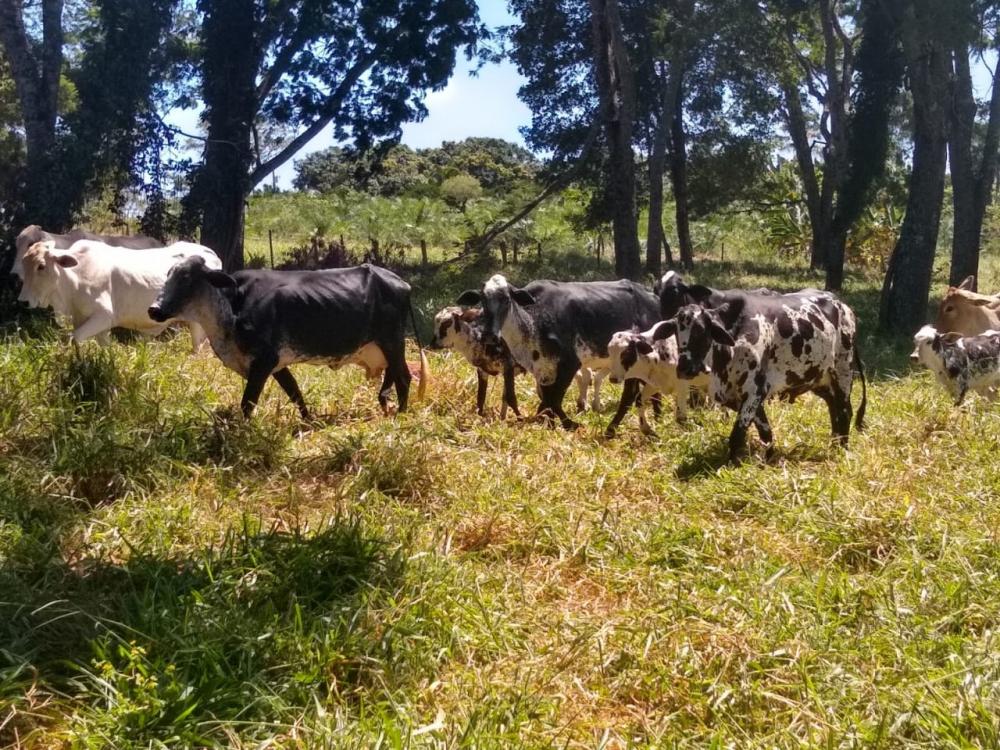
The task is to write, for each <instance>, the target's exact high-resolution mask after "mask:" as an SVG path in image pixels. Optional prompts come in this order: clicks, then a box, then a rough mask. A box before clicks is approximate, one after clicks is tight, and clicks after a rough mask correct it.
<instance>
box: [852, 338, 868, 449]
mask: <svg viewBox="0 0 1000 750" xmlns="http://www.w3.org/2000/svg"><path fill="white" fill-rule="evenodd" d="M854 368H855V369H856V370H857V371H858V374H859V375H860V376H861V406H859V407H858V413H857V415H856V416H855V417H854V427H855V429H856V430H857V431H858V432H861V431H862V430H863V429H865V408H866V407H867V406H868V384H867V383H866V382H865V363H864V362H862V361H861V354H859V353H858V348H857V347H856V346H855V347H854Z"/></svg>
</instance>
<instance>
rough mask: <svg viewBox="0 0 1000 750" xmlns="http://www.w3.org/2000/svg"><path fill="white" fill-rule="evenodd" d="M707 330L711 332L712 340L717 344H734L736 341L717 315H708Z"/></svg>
mask: <svg viewBox="0 0 1000 750" xmlns="http://www.w3.org/2000/svg"><path fill="white" fill-rule="evenodd" d="M708 331H709V333H711V334H712V340H713V341H715V343H717V344H722V345H723V346H736V341H735V339H733V337H732V336H731V335H730V334H729V331H727V330H726V328H725V326H723V325H722V321H720V320H719V318H718V316H716V315H711V316H709V323H708Z"/></svg>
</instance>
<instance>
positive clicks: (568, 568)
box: [0, 248, 1000, 748]
mask: <svg viewBox="0 0 1000 750" xmlns="http://www.w3.org/2000/svg"><path fill="white" fill-rule="evenodd" d="M731 252H734V251H733V248H727V258H728V259H727V261H726V262H725V263H723V262H721V261H720V260H718V259H716V258H715V257H714V256H712V257H710V258H706V259H703V260H702V262H701V263H700V265H699V268H698V269H697V271H696V273H695V277H696V278H697V280H699V281H704V282H707V283H712V284H716V285H719V286H760V285H768V286H773V287H777V288H793V287H801V286H806V285H817V284H819V283H820V280H819V279H818V278H817V277H816V276H815V275H813V274H811V273H810V272H809V271H808V270H807V269H805V268H804V267H802V266H801V265H795V264H793V263H788V264H784V265H780V264H775V263H773V262H768V261H767V260H766V258H764V257H763V256H759V255H757V254H755V253H751V252H750V251H749V250H748V251H747V252H746V253H745V255H744V256H742V257H741V256H739V255H737V256H735V257H736V259H735V260H733V256H732V255H731V254H730V253H731ZM995 269H996V267H995V263H994V260H993V259H992V258H990V259H988V262H987V263H986V264H985V270H986V274H987V278H986V280H985V282H984V286H987V287H989V285H990V284H991V283H992V284H994V286H996V285H998V284H997V282H1000V275H997V274H996V273H995ZM495 270H497V269H495V268H487V267H467V266H461V265H459V264H450V265H446V266H444V267H443V268H442V269H440V270H439V271H438V272H437V273H436V274H435V275H433V276H431V275H430V274H427V275H421V274H420V273H417V272H414V273H413V274H411V278H412V281H413V283H414V287H415V293H414V298H415V301H416V302H417V304H418V307H419V313H420V316H421V330H422V335H424V336H425V337H426V334H427V333H428V328H427V327H426V324H427V321H428V320H429V316H430V314H431V313H432V312H433V310H434V309H436V307H438V306H440V305H444V304H447V303H448V302H450V301H451V300H452V299H454V297H455V296H457V294H458V293H459V292H460V291H461V290H463V289H465V288H467V287H470V286H473V285H476V284H477V283H479V282H481V281H482V279H484V278H486V277H487V276H488V275H489V273H492V272H493V271H495ZM504 271H505V272H506V273H508V274H509V275H510V277H511V278H512V279H514V280H516V281H524V280H527V279H528V278H532V277H538V276H551V277H556V278H559V277H563V278H565V277H567V276H569V275H573V276H576V277H584V278H596V277H600V276H602V275H603V276H606V275H608V274H609V273H610V271H609V269H608V268H607V267H606V265H605V266H597V265H596V263H594V261H593V259H588V258H586V257H584V256H580V255H577V256H554V257H553V258H551V259H545V258H543V261H542V262H540V263H539V262H538V261H537V260H532V261H530V262H528V261H526V262H525V263H524V264H522V265H519V266H518V267H512V268H508V269H504ZM877 287H878V279H877V278H876V277H875V276H874V275H866V274H857V273H855V274H854V275H852V276H850V277H849V283H848V288H847V290H846V294H845V296H846V298H847V300H848V301H849V302H850V303H851V304H852V305H853V306H854V307H855V309H856V310H857V311H858V313H859V317H860V318H861V323H862V343H863V347H864V349H863V350H864V353H865V357H866V359H867V361H868V362H869V364H870V366H871V370H872V374H873V378H872V383H871V385H870V394H869V396H870V400H871V403H870V406H869V423H870V426H869V429H868V430H867V431H866V432H865V433H862V434H858V435H854V434H852V436H851V447H850V449H849V450H847V451H841V450H839V449H838V448H836V447H834V446H833V445H831V443H830V439H829V434H830V430H829V420H828V417H827V412H826V408H825V405H824V404H823V403H822V402H819V401H818V400H816V399H812V398H803V399H800V400H799V401H797V402H796V403H795V404H786V403H774V404H773V405H771V406H770V407H769V413H770V415H771V421H772V424H773V425H774V431H775V436H776V441H777V451H776V453H777V455H776V458H775V459H774V460H773V461H771V462H768V463H765V462H764V461H763V459H762V457H761V452H760V450H759V446H756V445H752V447H751V458H750V459H749V460H747V461H745V462H744V463H743V464H741V465H739V466H729V465H726V464H725V463H724V459H725V437H726V435H727V434H728V430H729V428H730V426H731V421H732V415H731V414H730V413H727V412H724V411H722V410H702V411H698V412H695V413H694V414H693V415H692V419H691V422H690V424H687V425H685V426H683V427H678V426H676V425H674V424H673V423H672V422H671V421H669V418H664V419H662V420H661V421H660V422H659V423H657V425H656V428H657V431H658V433H659V435H658V437H656V438H653V439H650V438H647V437H644V436H642V435H641V434H640V433H639V431H638V429H637V428H636V425H635V423H634V421H631V420H630V421H627V422H626V424H625V425H624V426H623V428H622V429H621V430H620V431H619V437H618V438H616V439H614V440H611V441H609V440H605V439H604V438H603V437H602V433H603V428H604V426H605V425H606V423H607V420H608V419H609V416H610V415H609V414H601V415H595V414H591V413H586V414H583V415H581V417H580V418H581V420H582V422H583V428H582V429H581V430H580V431H578V432H577V433H574V434H569V433H565V432H562V431H559V430H549V429H546V428H544V427H542V426H540V425H535V424H522V423H517V422H514V421H506V422H504V421H500V420H499V419H498V418H497V416H496V414H497V412H498V406H499V394H498V393H497V392H496V389H497V386H495V385H494V386H493V388H494V392H493V393H492V394H491V400H490V404H491V407H492V414H491V416H490V417H488V418H486V419H480V418H479V417H477V416H476V415H475V413H474V408H473V406H474V404H473V400H474V397H473V393H474V389H475V378H474V373H473V372H472V370H471V369H470V368H469V367H468V366H467V365H466V364H465V363H464V362H463V361H461V360H460V359H459V358H458V357H456V356H453V355H450V354H447V353H432V356H431V368H432V373H433V381H432V384H431V389H430V394H429V397H428V399H427V400H426V401H425V402H422V403H421V402H417V403H415V404H414V408H413V410H412V411H411V412H410V413H408V414H404V415H399V416H396V417H394V418H388V419H387V418H383V417H382V416H381V415H380V413H379V409H378V406H377V404H376V400H375V389H376V385H375V384H371V383H369V382H367V381H365V380H364V378H363V377H362V375H361V373H360V372H359V371H338V372H331V371H329V370H328V369H327V368H320V367H301V368H299V369H298V370H297V373H296V374H297V377H299V379H300V383H301V385H302V388H303V392H304V394H305V397H306V399H307V401H308V402H309V403H310V405H311V406H312V407H313V409H314V411H315V412H316V414H317V419H316V420H315V421H314V422H313V423H310V424H303V423H301V422H300V421H299V420H298V417H297V411H296V410H295V408H294V407H293V406H292V405H291V404H289V403H288V402H287V399H286V398H285V397H284V394H283V393H281V391H280V389H278V388H276V387H274V385H273V384H269V385H268V387H267V389H266V390H265V394H264V397H263V399H262V401H261V404H260V407H259V409H258V411H257V413H256V414H255V416H254V418H253V419H252V420H250V421H245V420H243V419H242V418H241V417H239V416H238V413H237V410H236V406H237V405H238V403H239V396H240V392H241V389H242V381H241V380H240V379H239V378H238V377H237V376H236V375H234V374H232V373H230V372H229V371H227V370H225V369H224V368H223V367H222V366H221V364H220V363H218V362H217V361H216V360H215V359H214V358H213V357H212V356H211V355H210V354H207V353H206V354H202V355H199V356H196V357H191V356H190V355H189V353H188V349H189V347H188V341H187V339H186V335H184V334H181V335H178V336H176V337H173V338H170V337H167V338H165V339H162V340H156V341H144V340H140V341H137V342H130V343H124V344H123V343H115V344H112V345H111V346H109V347H108V348H106V349H101V348H100V347H98V346H96V345H87V346H84V347H82V348H81V350H80V352H79V353H76V352H74V351H73V350H72V348H71V347H69V346H68V345H67V344H65V343H64V336H60V335H59V333H58V332H57V331H54V330H49V331H48V332H47V333H46V334H45V335H44V336H43V337H41V338H37V337H35V336H34V335H33V332H27V331H21V332H17V331H11V332H10V333H8V334H7V336H6V338H4V339H3V342H2V343H0V746H2V745H12V746H18V745H20V746H24V747H53V746H65V747H79V748H105V747H117V748H140V747H142V748H147V747H178V748H181V747H202V746H219V747H261V746H269V747H287V748H316V747H330V748H339V747H375V746H379V747H425V746H426V747H498V748H499V747H514V746H527V747H551V746H558V747H607V748H610V747H705V746H709V747H739V748H744V747H749V748H755V747H756V748H772V747H782V748H785V747H788V748H791V747H820V746H822V747H934V748H939V747H954V748H966V747H969V748H971V747H991V746H996V745H997V744H998V743H1000V720H998V718H997V717H998V715H1000V666H998V664H1000V662H998V660H997V658H996V654H997V643H996V636H995V633H996V632H997V626H998V620H1000V605H998V602H1000V537H998V531H997V530H998V529H1000V510H998V507H1000V506H998V502H997V501H998V494H1000V468H998V463H997V461H996V459H995V457H996V455H997V451H998V448H1000V431H998V430H997V424H998V422H997V419H998V412H997V407H996V406H995V405H993V404H990V403H989V402H986V401H983V400H979V399H971V400H970V401H969V403H968V404H967V405H966V406H964V407H963V408H961V409H957V410H956V409H954V408H952V406H951V404H950V400H949V398H948V397H947V395H946V394H944V392H943V391H941V390H940V389H939V388H938V387H937V386H936V385H935V384H934V383H933V382H932V379H931V378H930V377H929V376H928V375H927V374H926V373H923V372H917V371H912V370H910V368H909V366H908V363H907V362H906V359H905V355H906V354H907V352H908V342H907V341H905V340H890V339H886V338H883V337H880V336H879V335H878V334H877V332H876V331H875V330H874V327H873V322H874V313H875V311H876V302H877ZM991 288H992V287H991ZM425 340H426V338H425ZM411 357H414V358H415V352H411ZM518 387H519V389H520V392H519V396H520V397H521V400H522V401H523V402H524V404H525V405H526V407H527V408H529V409H530V408H531V406H532V405H533V404H534V399H535V397H534V394H533V388H532V386H531V384H530V383H528V382H527V381H526V380H524V379H521V380H520V381H519V384H518ZM612 390H613V389H612ZM858 398H859V396H858V395H857V394H856V395H855V404H856V403H857V400H858ZM605 400H606V401H610V400H613V399H612V398H611V397H609V398H606V399H605ZM667 411H668V412H669V411H670V410H669V409H668V410H667ZM633 419H634V418H633Z"/></svg>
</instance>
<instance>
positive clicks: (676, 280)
mask: <svg viewBox="0 0 1000 750" xmlns="http://www.w3.org/2000/svg"><path fill="white" fill-rule="evenodd" d="M653 294H655V295H656V296H657V297H659V298H660V317H662V318H664V319H667V318H672V317H674V316H675V315H676V314H677V311H678V310H680V309H681V308H682V307H684V306H685V305H701V304H704V303H705V302H706V301H707V300H708V298H709V297H711V296H712V290H711V289H710V288H709V287H707V286H702V285H701V284H690V285H689V284H686V283H685V282H684V279H683V278H681V275H680V274H679V273H677V272H676V271H667V272H666V273H665V274H663V276H662V277H661V278H660V279H659V281H657V282H656V283H655V284H654V285H653Z"/></svg>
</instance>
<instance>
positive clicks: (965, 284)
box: [956, 276, 976, 292]
mask: <svg viewBox="0 0 1000 750" xmlns="http://www.w3.org/2000/svg"><path fill="white" fill-rule="evenodd" d="M956 289H964V290H966V291H967V292H974V291H976V277H975V276H966V277H965V279H964V280H963V281H962V283H961V284H959V285H958V286H957V287H956Z"/></svg>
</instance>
